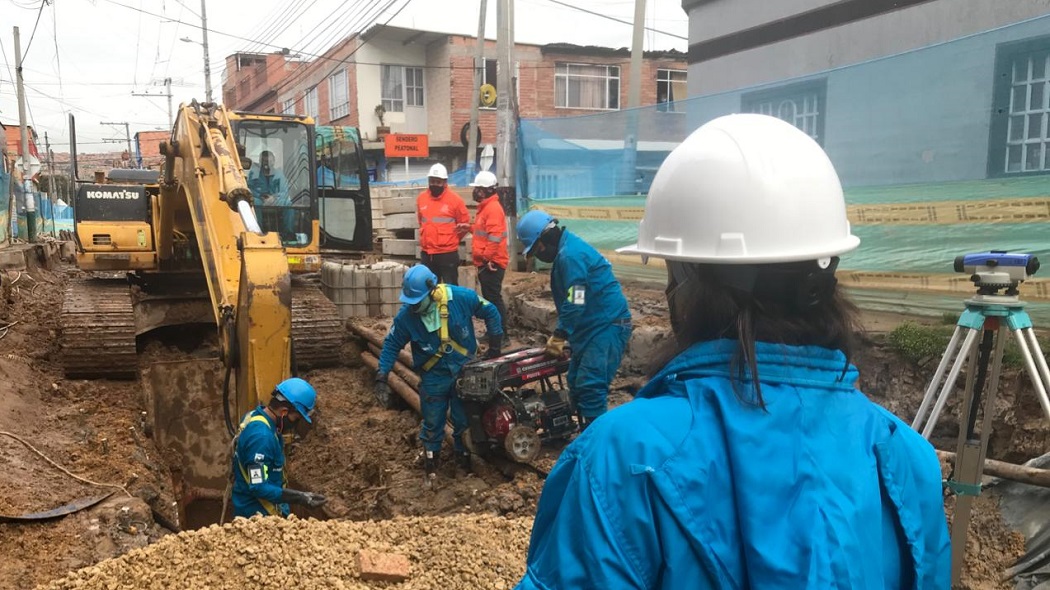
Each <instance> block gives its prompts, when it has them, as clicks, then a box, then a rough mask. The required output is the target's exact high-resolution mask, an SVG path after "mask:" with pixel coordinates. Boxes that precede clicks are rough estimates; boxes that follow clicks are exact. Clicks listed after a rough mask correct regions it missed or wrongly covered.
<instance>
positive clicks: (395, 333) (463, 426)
mask: <svg viewBox="0 0 1050 590" xmlns="http://www.w3.org/2000/svg"><path fill="white" fill-rule="evenodd" d="M400 299H401V302H402V303H404V305H402V307H401V310H400V311H399V312H398V314H397V316H395V317H394V323H393V325H392V326H391V327H390V332H389V333H388V334H387V335H386V338H385V339H384V340H383V351H382V352H381V353H380V355H379V372H378V374H377V375H376V384H375V387H376V390H377V391H376V396H377V398H379V399H388V398H389V396H390V391H389V386H388V385H387V375H388V374H389V373H390V370H391V369H393V368H394V363H395V361H396V360H397V355H398V352H400V351H401V349H402V348H404V346H405V345H406V344H408V343H410V342H411V344H412V361H413V363H412V364H413V368H414V369H415V371H416V372H417V373H419V375H420V377H421V379H420V392H419V402H420V409H421V410H422V413H423V425H422V428H421V429H420V432H419V438H420V440H421V441H422V443H423V469H424V471H425V477H424V485H425V486H426V487H431V486H433V483H434V480H435V479H436V477H437V470H438V465H439V463H440V455H441V442H442V439H443V438H444V436H445V422H446V416H449V415H450V416H451V419H452V428H453V431H452V441H453V452H454V454H455V456H456V461H457V462H458V464H459V466H460V467H461V468H462V469H464V470H465V471H470V469H471V459H470V452H469V451H468V450H467V447H466V446H465V445H464V444H463V433H464V432H465V431H466V430H467V415H466V412H465V411H464V409H463V402H462V401H461V400H460V399H459V398H458V397H457V396H456V395H455V391H454V388H455V386H456V380H457V379H458V378H459V374H460V371H461V370H462V369H463V365H465V364H467V362H468V361H470V360H471V359H472V358H473V357H474V354H475V352H476V351H477V340H476V337H475V335H474V322H473V318H474V317H478V318H480V319H482V320H484V321H485V327H486V329H487V333H488V345H489V347H488V350H487V351H486V353H485V358H495V357H497V356H499V353H500V349H501V347H502V344H503V325H502V322H501V320H500V316H499V311H497V310H496V306H494V305H492V304H491V303H489V302H488V301H486V300H485V299H484V298H482V297H479V296H478V294H477V293H475V292H474V291H471V290H470V289H466V288H463V287H457V286H454V285H446V284H443V283H439V282H438V278H437V275H435V274H434V273H433V272H432V271H431V270H430V269H428V268H427V267H426V266H423V265H416V266H413V267H412V268H410V269H409V270H408V272H406V273H405V279H404V283H403V284H402V288H401V297H400Z"/></svg>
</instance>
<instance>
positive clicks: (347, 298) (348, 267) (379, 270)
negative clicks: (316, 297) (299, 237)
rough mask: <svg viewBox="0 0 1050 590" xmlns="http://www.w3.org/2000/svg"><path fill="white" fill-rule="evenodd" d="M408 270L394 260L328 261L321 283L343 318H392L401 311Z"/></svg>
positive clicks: (323, 268) (322, 267) (322, 273)
mask: <svg viewBox="0 0 1050 590" xmlns="http://www.w3.org/2000/svg"><path fill="white" fill-rule="evenodd" d="M406 270H408V267H407V266H405V265H403V264H399V263H396V262H391V261H383V262H377V263H375V264H371V265H361V264H341V263H338V262H334V261H326V262H325V263H324V264H323V265H322V266H321V282H322V285H323V287H324V292H325V295H327V296H328V298H329V299H331V300H332V302H333V303H335V305H336V307H337V308H338V309H339V314H340V316H341V317H343V318H348V317H377V316H384V315H386V316H389V315H393V314H395V313H397V311H398V309H400V306H401V304H400V301H399V300H398V296H399V295H400V292H401V282H402V279H403V278H404V274H405V271H406Z"/></svg>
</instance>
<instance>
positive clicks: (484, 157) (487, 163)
mask: <svg viewBox="0 0 1050 590" xmlns="http://www.w3.org/2000/svg"><path fill="white" fill-rule="evenodd" d="M495 155H496V151H495V150H494V149H492V144H491V143H486V144H485V147H483V148H482V149H481V161H480V162H478V163H479V164H480V165H481V169H482V170H489V171H491V170H492V160H493V158H494V157H495Z"/></svg>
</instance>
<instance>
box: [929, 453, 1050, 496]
mask: <svg viewBox="0 0 1050 590" xmlns="http://www.w3.org/2000/svg"><path fill="white" fill-rule="evenodd" d="M937 456H938V457H941V458H942V459H946V460H948V461H949V462H954V461H955V453H952V452H950V451H940V450H939V451H937ZM984 473H985V474H987V475H993V476H995V477H1001V478H1003V479H1009V480H1010V481H1017V482H1020V483H1026V484H1029V485H1033V486H1039V487H1041V488H1050V469H1039V468H1038V467H1026V466H1024V465H1014V464H1013V463H1005V462H1003V461H996V460H995V459H985V460H984Z"/></svg>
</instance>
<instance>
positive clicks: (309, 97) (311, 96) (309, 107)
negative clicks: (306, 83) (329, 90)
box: [303, 86, 317, 119]
mask: <svg viewBox="0 0 1050 590" xmlns="http://www.w3.org/2000/svg"><path fill="white" fill-rule="evenodd" d="M303 109H305V110H306V116H307V117H313V118H314V119H317V87H316V86H314V87H313V88H311V89H309V90H307V91H306V97H305V98H304V99H303Z"/></svg>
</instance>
